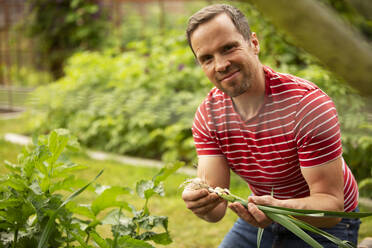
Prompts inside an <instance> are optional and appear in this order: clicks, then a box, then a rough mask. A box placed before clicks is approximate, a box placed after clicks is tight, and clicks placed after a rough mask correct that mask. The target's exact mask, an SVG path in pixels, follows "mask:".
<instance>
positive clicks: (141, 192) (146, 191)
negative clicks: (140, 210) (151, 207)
mask: <svg viewBox="0 0 372 248" xmlns="http://www.w3.org/2000/svg"><path fill="white" fill-rule="evenodd" d="M154 187H155V184H154V182H153V181H151V180H141V181H139V182H137V184H136V192H137V195H138V196H139V197H141V198H142V199H148V198H149V196H151V195H152V194H154V193H155V191H154V190H153V189H154Z"/></svg>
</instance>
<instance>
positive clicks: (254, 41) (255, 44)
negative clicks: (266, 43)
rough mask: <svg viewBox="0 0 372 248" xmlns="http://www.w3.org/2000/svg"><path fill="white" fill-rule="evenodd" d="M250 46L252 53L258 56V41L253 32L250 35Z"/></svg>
mask: <svg viewBox="0 0 372 248" xmlns="http://www.w3.org/2000/svg"><path fill="white" fill-rule="evenodd" d="M250 45H251V46H252V48H253V50H254V53H255V54H256V55H258V54H259V53H260V42H259V41H258V39H257V35H256V33H255V32H252V34H251V39H250Z"/></svg>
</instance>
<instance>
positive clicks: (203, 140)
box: [192, 102, 223, 157]
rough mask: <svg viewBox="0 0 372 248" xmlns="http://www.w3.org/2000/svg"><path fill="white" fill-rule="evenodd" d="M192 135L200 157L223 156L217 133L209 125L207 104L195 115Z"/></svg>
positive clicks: (203, 104) (201, 106)
mask: <svg viewBox="0 0 372 248" xmlns="http://www.w3.org/2000/svg"><path fill="white" fill-rule="evenodd" d="M192 134H193V138H194V144H195V148H196V153H197V154H198V156H199V157H200V156H223V153H222V151H221V149H220V147H219V145H218V143H217V140H216V136H215V133H214V132H212V131H211V128H210V127H209V125H208V113H207V110H206V105H205V102H204V103H202V104H201V105H200V106H199V108H198V110H197V111H196V113H195V117H194V123H193V125H192Z"/></svg>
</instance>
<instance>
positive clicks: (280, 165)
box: [232, 161, 296, 169]
mask: <svg viewBox="0 0 372 248" xmlns="http://www.w3.org/2000/svg"><path fill="white" fill-rule="evenodd" d="M294 162H296V161H291V162H289V163H282V164H276V165H267V166H263V165H261V164H258V163H244V162H239V163H232V166H233V167H237V166H239V165H241V166H248V167H249V166H258V167H260V168H263V169H268V168H279V167H282V166H285V167H287V166H288V165H291V164H292V163H294ZM295 166H296V165H295Z"/></svg>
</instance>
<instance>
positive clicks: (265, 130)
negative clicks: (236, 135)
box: [217, 120, 295, 137]
mask: <svg viewBox="0 0 372 248" xmlns="http://www.w3.org/2000/svg"><path fill="white" fill-rule="evenodd" d="M294 122H295V121H294V120H292V121H290V122H288V123H286V124H284V125H278V126H275V127H272V128H268V129H262V130H259V131H250V130H244V129H240V128H230V129H227V130H226V129H224V130H221V131H217V133H226V132H231V131H240V132H242V133H248V134H252V135H255V134H259V133H265V132H268V131H272V130H275V129H279V128H284V127H286V126H290V125H291V124H293V123H294ZM239 123H240V122H239ZM242 137H244V136H242Z"/></svg>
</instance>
